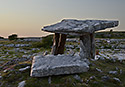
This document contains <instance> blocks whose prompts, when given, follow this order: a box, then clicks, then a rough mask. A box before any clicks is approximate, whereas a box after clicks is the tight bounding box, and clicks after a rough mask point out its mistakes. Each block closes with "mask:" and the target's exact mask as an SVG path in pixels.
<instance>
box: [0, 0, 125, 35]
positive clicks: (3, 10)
mask: <svg viewBox="0 0 125 87" xmlns="http://www.w3.org/2000/svg"><path fill="white" fill-rule="evenodd" d="M64 18H74V19H109V20H119V21H120V25H119V26H118V27H116V28H114V30H117V31H125V0H0V36H3V37H7V36H8V35H10V34H13V33H14V34H18V36H19V37H22V36H24V37H34V36H35V37H37V36H43V35H46V34H47V33H45V32H42V31H41V28H42V27H43V26H45V25H50V24H53V23H56V22H58V21H60V20H62V19H64ZM107 30H109V29H107Z"/></svg>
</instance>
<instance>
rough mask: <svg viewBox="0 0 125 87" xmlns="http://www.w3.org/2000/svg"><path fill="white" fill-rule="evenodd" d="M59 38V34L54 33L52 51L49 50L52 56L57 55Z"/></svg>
mask: <svg viewBox="0 0 125 87" xmlns="http://www.w3.org/2000/svg"><path fill="white" fill-rule="evenodd" d="M59 38H60V34H59V33H55V35H54V37H53V47H52V50H51V53H52V54H53V55H57V54H58V44H59Z"/></svg>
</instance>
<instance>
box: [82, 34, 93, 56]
mask: <svg viewBox="0 0 125 87" xmlns="http://www.w3.org/2000/svg"><path fill="white" fill-rule="evenodd" d="M90 53H91V38H90V34H89V33H88V34H85V35H82V36H80V57H81V58H90V57H91V55H90Z"/></svg>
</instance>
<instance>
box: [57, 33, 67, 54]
mask: <svg viewBox="0 0 125 87" xmlns="http://www.w3.org/2000/svg"><path fill="white" fill-rule="evenodd" d="M66 37H67V35H65V34H61V35H60V39H59V43H58V52H57V54H64V48H65V43H66Z"/></svg>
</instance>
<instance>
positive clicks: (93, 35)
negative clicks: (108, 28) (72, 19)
mask: <svg viewBox="0 0 125 87" xmlns="http://www.w3.org/2000/svg"><path fill="white" fill-rule="evenodd" d="M90 38H91V58H95V34H94V33H91V34H90Z"/></svg>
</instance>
